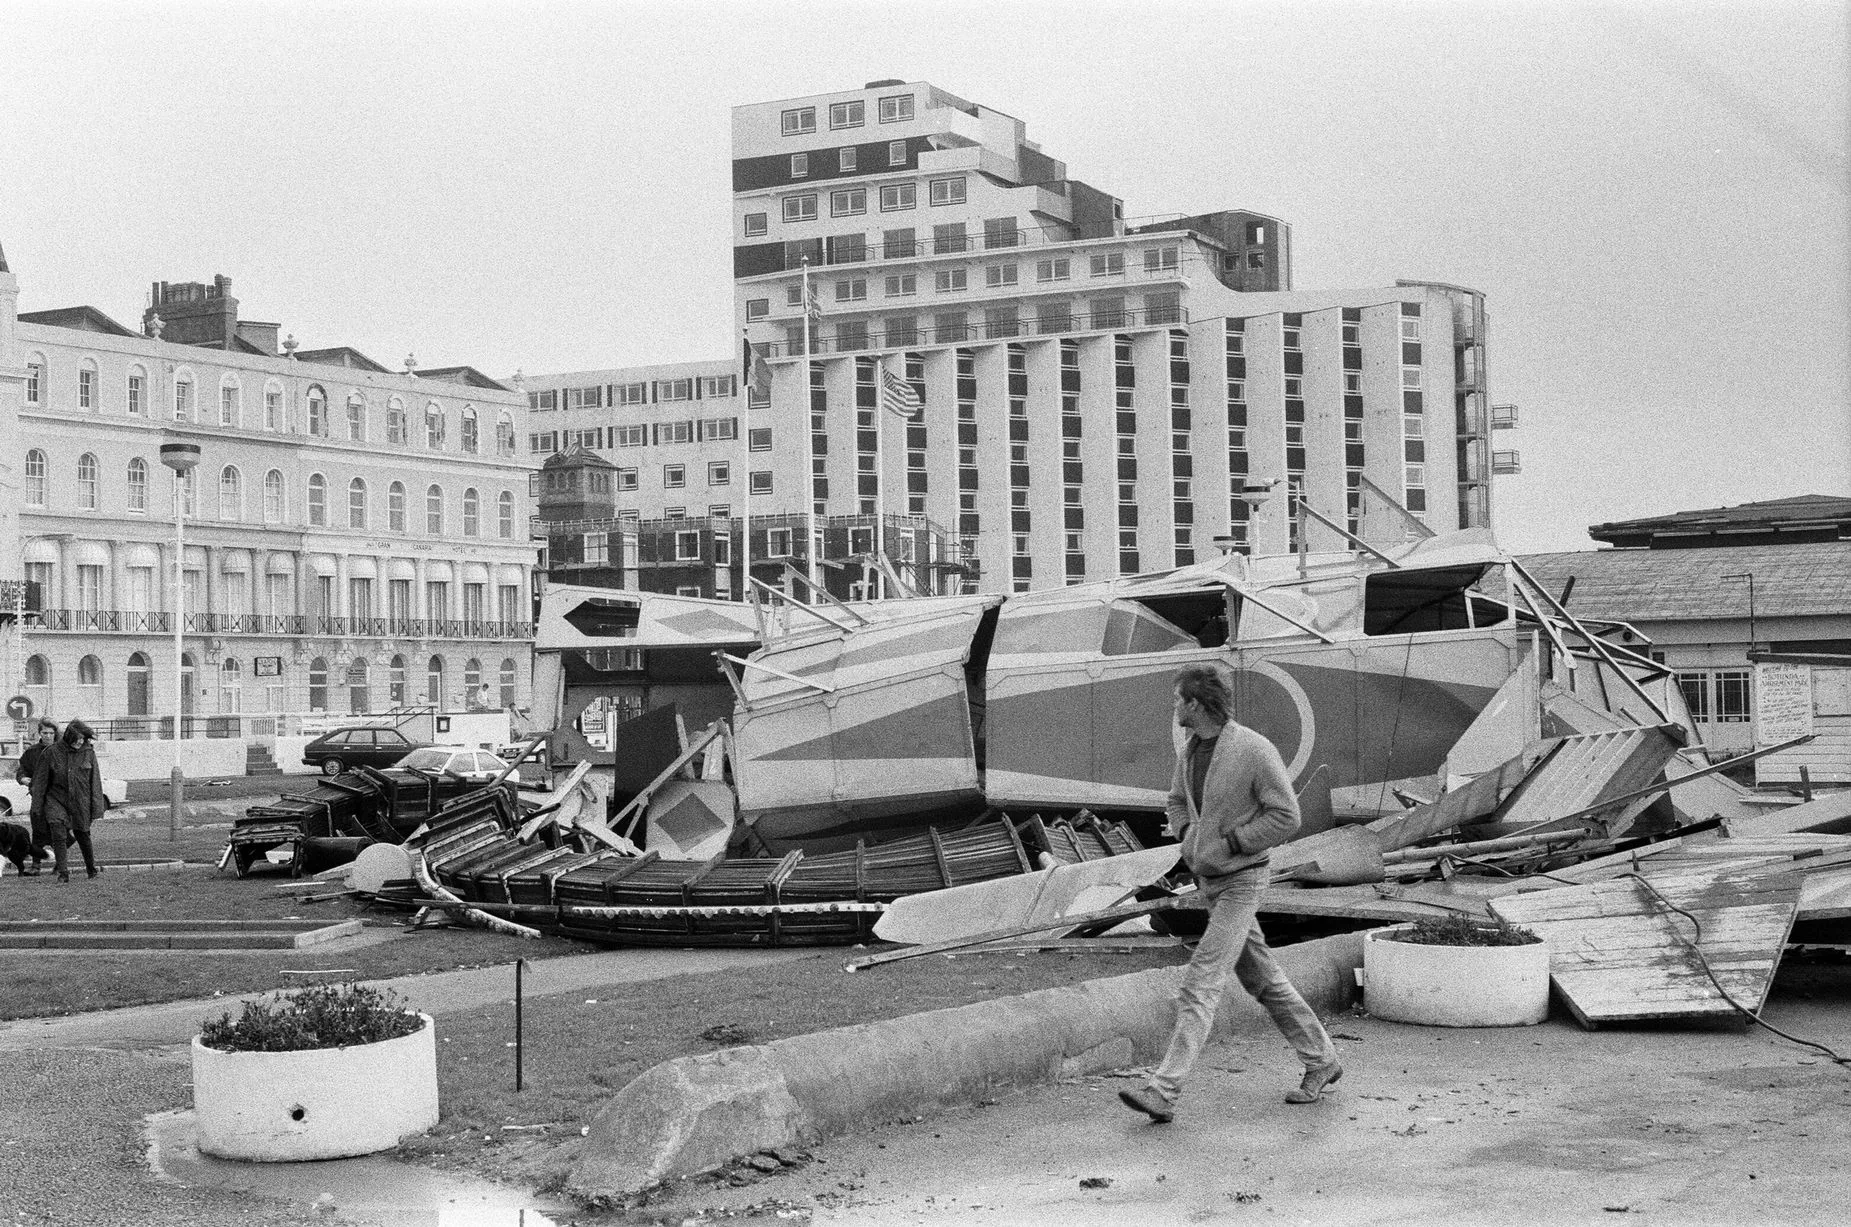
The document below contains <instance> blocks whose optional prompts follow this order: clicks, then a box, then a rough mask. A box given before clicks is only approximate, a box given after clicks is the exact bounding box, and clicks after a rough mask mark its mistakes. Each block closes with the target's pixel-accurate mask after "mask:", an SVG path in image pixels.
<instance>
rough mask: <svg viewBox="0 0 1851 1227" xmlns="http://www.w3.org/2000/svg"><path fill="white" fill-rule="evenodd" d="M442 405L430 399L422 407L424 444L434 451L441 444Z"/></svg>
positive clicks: (442, 426) (442, 427) (442, 430)
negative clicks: (428, 402)
mask: <svg viewBox="0 0 1851 1227" xmlns="http://www.w3.org/2000/svg"><path fill="white" fill-rule="evenodd" d="M443 437H444V415H443V406H441V405H439V404H437V403H436V402H435V401H432V402H431V403H430V404H429V405H426V406H425V407H424V446H426V447H428V448H430V449H431V450H432V451H436V450H438V449H439V448H441V447H442V446H443Z"/></svg>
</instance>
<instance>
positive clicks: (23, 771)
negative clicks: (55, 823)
mask: <svg viewBox="0 0 1851 1227" xmlns="http://www.w3.org/2000/svg"><path fill="white" fill-rule="evenodd" d="M35 731H36V733H37V736H38V740H37V741H35V742H33V743H32V744H31V745H29V746H27V747H26V752H25V753H24V754H21V755H20V756H19V769H18V770H17V771H15V772H14V773H13V779H14V781H15V782H16V783H20V784H24V785H26V786H27V787H28V788H30V787H31V785H32V773H33V772H34V770H36V769H37V767H38V762H39V759H41V758H43V757H44V755H45V752H46V751H47V750H49V749H51V747H52V745H53V744H54V743H55V742H56V741H57V740H58V722H57V721H56V720H50V719H40V720H39V722H38V725H37V727H36V730H35ZM31 821H32V868H31V869H30V870H27V871H25V872H27V873H29V874H36V873H38V871H39V862H41V861H44V860H45V859H47V858H48V857H50V856H51V829H50V828H49V827H47V826H46V825H45V807H44V805H42V804H41V803H40V802H39V801H38V800H37V799H36V798H35V799H34V800H33V802H32V815H31Z"/></svg>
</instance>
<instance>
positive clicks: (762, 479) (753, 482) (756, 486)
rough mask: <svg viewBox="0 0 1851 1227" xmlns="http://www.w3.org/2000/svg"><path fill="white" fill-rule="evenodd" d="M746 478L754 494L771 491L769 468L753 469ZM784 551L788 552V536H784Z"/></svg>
mask: <svg viewBox="0 0 1851 1227" xmlns="http://www.w3.org/2000/svg"><path fill="white" fill-rule="evenodd" d="M746 480H747V482H748V483H749V484H750V486H751V490H752V493H754V494H770V493H771V470H770V469H753V470H752V472H751V473H749V474H747V475H746ZM784 552H785V553H786V554H788V553H790V539H789V537H788V536H787V537H786V538H785V546H784Z"/></svg>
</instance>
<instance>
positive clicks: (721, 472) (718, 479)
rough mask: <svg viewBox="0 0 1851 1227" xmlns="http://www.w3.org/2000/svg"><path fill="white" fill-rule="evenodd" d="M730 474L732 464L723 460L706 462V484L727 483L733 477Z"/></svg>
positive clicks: (719, 484) (717, 484)
mask: <svg viewBox="0 0 1851 1227" xmlns="http://www.w3.org/2000/svg"><path fill="white" fill-rule="evenodd" d="M732 474H733V468H732V466H731V465H730V464H728V463H727V462H726V461H724V460H709V461H708V462H707V484H708V485H710V486H724V485H727V484H728V483H729V482H731V481H732V479H733V478H732Z"/></svg>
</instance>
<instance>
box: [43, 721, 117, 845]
mask: <svg viewBox="0 0 1851 1227" xmlns="http://www.w3.org/2000/svg"><path fill="white" fill-rule="evenodd" d="M92 740H94V736H93V735H92V733H91V732H90V726H89V725H87V724H85V723H84V722H83V721H82V720H73V721H71V722H70V723H69V724H67V725H65V726H64V736H62V737H60V738H59V739H58V742H57V744H56V745H54V746H52V747H51V748H50V749H48V750H47V751H46V752H45V754H44V757H42V758H41V759H40V760H39V762H38V766H39V768H40V770H38V771H37V772H35V773H34V774H33V777H32V801H33V804H34V806H38V805H43V806H44V807H45V824H46V825H47V826H48V827H50V828H51V848H52V853H53V855H54V856H55V857H56V865H57V870H58V881H60V882H69V881H70V880H71V875H70V872H69V869H68V867H67V863H66V860H65V851H66V848H67V846H68V845H69V843H70V841H71V840H73V839H74V840H76V841H77V846H78V848H79V849H81V850H82V852H83V854H84V868H85V869H86V870H88V871H89V874H90V876H91V877H93V878H94V877H95V876H96V875H97V874H98V873H100V872H102V871H101V870H99V869H98V868H97V865H96V853H95V851H94V850H93V849H92V848H91V846H90V824H91V823H92V822H96V821H98V820H99V819H101V818H102V817H103V808H104V801H103V772H102V770H101V769H100V768H99V767H98V766H97V762H96V751H95V750H93V749H91V748H90V743H91V741H92Z"/></svg>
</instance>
